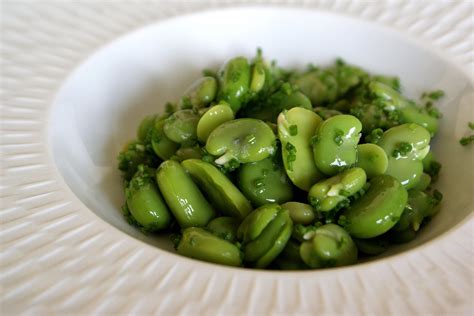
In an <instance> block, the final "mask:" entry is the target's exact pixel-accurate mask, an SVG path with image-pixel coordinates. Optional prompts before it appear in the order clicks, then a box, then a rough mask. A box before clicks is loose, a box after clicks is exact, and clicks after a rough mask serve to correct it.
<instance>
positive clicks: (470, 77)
mask: <svg viewBox="0 0 474 316" xmlns="http://www.w3.org/2000/svg"><path fill="white" fill-rule="evenodd" d="M269 8H270V9H271V10H273V11H275V12H278V13H282V12H283V13H291V14H307V15H314V14H323V15H330V16H335V17H337V18H342V19H347V20H349V21H353V22H357V23H362V24H365V25H368V26H372V27H374V26H377V28H381V29H383V30H384V31H385V32H390V33H391V34H392V35H394V36H397V37H400V38H402V40H406V41H408V42H409V43H410V44H412V45H414V46H415V47H417V48H418V49H420V50H423V51H427V52H428V53H430V54H432V55H434V56H436V57H437V58H439V59H440V60H442V61H443V62H444V63H446V64H447V65H449V66H450V67H453V68H455V69H456V71H458V72H459V73H461V74H463V76H464V78H465V79H466V81H467V82H468V83H469V84H470V85H471V87H474V73H473V74H469V73H467V72H466V71H465V69H463V68H461V67H460V65H459V64H458V63H456V62H454V61H453V60H452V59H449V57H448V55H447V54H446V53H445V52H443V51H441V50H439V49H438V48H436V47H434V46H433V45H432V44H431V43H429V42H426V43H425V42H423V43H420V41H419V40H418V39H417V38H416V37H415V36H413V35H411V34H409V33H406V34H404V33H403V32H402V31H400V30H397V29H396V28H394V27H391V26H387V25H380V24H378V23H376V22H373V21H367V20H365V19H363V18H361V17H357V16H351V15H347V14H343V13H340V12H327V11H322V10H317V9H316V10H315V9H313V10H308V9H301V8H288V7H279V6H275V5H270V6H237V7H226V8H220V9H209V10H204V11H198V12H192V13H186V14H182V15H179V16H176V17H172V18H169V19H164V20H162V21H158V22H154V23H150V24H148V25H146V26H143V27H140V28H138V29H135V30H132V31H129V32H126V33H124V34H122V35H120V36H119V37H117V38H116V39H114V40H113V41H111V42H109V43H107V44H105V45H103V46H100V47H98V48H97V49H96V50H95V51H94V52H93V53H91V54H90V55H89V56H88V57H87V58H86V59H85V60H83V61H82V62H81V63H80V64H78V65H76V67H75V68H74V69H73V70H72V71H71V72H70V73H69V75H68V77H66V79H65V80H63V82H62V85H61V86H60V87H59V89H58V90H57V91H56V93H55V95H54V98H53V102H52V104H51V106H50V107H49V114H48V117H49V119H48V121H51V116H52V112H53V110H54V108H55V107H56V106H58V105H57V98H58V96H59V93H60V92H61V91H62V89H63V88H64V86H65V85H66V84H67V83H68V82H69V79H71V78H72V76H74V74H75V73H76V71H77V70H79V69H80V68H81V67H82V66H83V65H84V64H85V63H86V62H87V61H89V60H91V59H93V58H94V57H95V56H97V55H98V54H100V53H102V52H103V51H105V50H107V49H109V48H111V47H113V46H115V45H117V44H118V43H120V42H123V41H126V40H127V39H128V38H130V37H133V36H137V35H138V34H141V33H147V32H149V31H150V30H151V29H153V28H158V27H163V25H165V26H166V25H167V24H174V23H180V21H181V20H187V19H189V18H202V17H203V16H206V15H210V16H213V15H216V14H217V15H218V14H222V13H233V12H235V11H241V12H244V13H245V12H246V11H256V12H267V11H268V9H269ZM51 129H52V128H51V126H49V127H48V131H47V135H48V137H47V149H48V150H49V155H50V157H51V159H52V160H53V162H54V158H53V153H52V145H51V142H52V141H51V139H52V136H51V134H52V133H51ZM54 169H55V171H56V174H57V176H58V177H59V178H60V179H61V180H62V183H61V185H62V186H65V187H66V188H67V190H69V191H70V193H71V194H73V195H75V194H74V193H73V192H72V190H71V189H70V187H69V185H68V184H67V183H66V181H65V180H64V178H63V176H62V174H61V172H60V171H59V168H58V167H57V165H56V164H54ZM79 201H80V200H79ZM80 203H81V204H82V207H83V211H85V210H87V211H89V212H90V213H92V214H93V215H94V216H96V217H97V218H99V219H100V220H101V222H103V224H105V225H106V226H109V227H112V228H113V229H114V230H116V231H118V232H119V233H121V234H123V235H125V236H126V238H129V239H131V240H134V241H138V242H140V243H142V244H145V245H147V246H149V247H151V249H154V250H155V251H156V250H158V252H159V253H160V254H162V255H166V256H169V255H171V256H176V258H177V259H184V260H186V261H189V262H190V263H192V264H196V262H199V263H202V264H204V265H206V266H208V265H210V266H212V267H214V268H219V269H222V268H223V269H224V270H226V271H227V270H228V269H230V270H232V271H245V272H246V273H247V272H250V273H259V274H261V273H262V272H264V273H272V274H274V273H276V274H278V275H280V274H291V275H293V274H308V273H315V272H319V273H321V272H328V271H330V272H333V271H334V272H335V271H336V270H347V269H354V268H356V269H364V268H365V267H367V266H371V265H377V264H385V263H386V262H387V261H388V260H391V261H393V259H394V258H397V259H402V258H401V257H403V256H409V255H411V254H412V253H414V252H416V251H420V250H421V249H422V248H427V247H431V245H432V244H433V243H437V242H439V241H441V240H445V239H446V238H448V237H449V236H450V235H451V234H452V233H453V232H456V231H457V230H458V229H459V228H461V227H463V226H464V225H466V224H469V222H470V221H471V220H472V219H473V214H474V208H473V209H472V210H471V213H470V214H468V215H467V216H466V217H464V218H463V219H462V220H461V221H460V222H458V223H456V224H455V225H454V226H452V227H450V228H449V229H447V230H446V231H445V232H443V233H442V234H440V235H438V236H436V237H433V238H431V239H429V240H427V241H425V242H423V243H422V244H420V245H417V246H415V247H414V248H410V249H407V250H403V251H402V252H399V253H395V254H391V255H388V256H384V257H382V258H373V259H371V260H369V261H364V262H358V263H356V264H354V265H350V266H343V267H334V268H330V269H309V270H268V269H250V268H243V267H228V266H225V265H219V264H214V263H209V262H205V261H201V260H197V259H192V258H187V257H184V256H181V255H179V254H177V253H173V252H170V251H166V250H163V249H161V248H159V247H156V246H153V245H151V244H149V243H147V242H145V241H143V240H141V239H138V238H136V237H133V236H130V235H129V234H127V233H125V232H123V231H121V230H120V229H119V228H117V227H115V226H114V225H112V224H110V223H109V222H107V221H106V220H104V219H103V218H102V217H100V216H98V215H96V214H95V212H94V211H93V210H91V209H90V208H89V207H87V206H86V205H85V204H84V203H83V202H82V201H80Z"/></svg>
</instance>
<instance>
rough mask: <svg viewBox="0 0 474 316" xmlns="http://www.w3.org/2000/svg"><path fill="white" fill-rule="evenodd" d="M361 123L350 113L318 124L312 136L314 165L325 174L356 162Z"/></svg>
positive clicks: (338, 170)
mask: <svg viewBox="0 0 474 316" xmlns="http://www.w3.org/2000/svg"><path fill="white" fill-rule="evenodd" d="M361 129H362V124H361V123H360V121H359V120H358V119H357V118H356V117H355V116H352V115H336V116H333V117H330V118H328V119H327V120H325V121H324V122H322V123H321V124H319V125H318V128H317V129H316V133H315V136H314V137H313V154H314V162H315V163H316V167H317V168H318V169H319V170H321V171H322V172H323V173H325V174H327V175H335V174H337V173H338V172H341V171H342V170H344V169H346V168H347V167H350V166H352V165H354V164H355V163H356V162H357V143H358V142H359V139H360V136H361V135H360V131H361Z"/></svg>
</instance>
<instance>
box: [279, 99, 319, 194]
mask: <svg viewBox="0 0 474 316" xmlns="http://www.w3.org/2000/svg"><path fill="white" fill-rule="evenodd" d="M321 122H322V120H321V118H320V117H319V116H318V115H317V114H316V113H314V112H312V111H310V110H307V109H303V108H298V107H295V108H292V109H291V110H289V111H286V112H285V111H284V112H282V113H281V114H280V115H279V116H278V136H279V138H280V141H281V145H282V156H283V164H284V166H285V170H286V173H287V175H288V177H289V178H290V180H291V181H292V182H293V184H294V185H296V186H297V187H298V188H300V189H302V190H305V191H307V190H309V188H310V187H311V185H312V184H314V183H315V182H316V181H318V180H319V179H321V178H322V177H323V175H322V173H321V172H320V171H319V170H318V168H317V167H316V164H315V163H314V159H313V153H312V148H311V137H313V135H314V133H315V130H316V128H317V127H318V125H319V124H320V123H321Z"/></svg>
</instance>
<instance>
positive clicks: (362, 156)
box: [356, 143, 388, 178]
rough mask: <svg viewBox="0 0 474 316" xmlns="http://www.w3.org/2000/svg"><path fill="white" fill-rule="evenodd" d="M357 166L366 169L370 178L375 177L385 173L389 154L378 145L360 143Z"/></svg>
mask: <svg viewBox="0 0 474 316" xmlns="http://www.w3.org/2000/svg"><path fill="white" fill-rule="evenodd" d="M357 153H358V157H357V163H356V166H357V167H360V168H362V169H364V171H365V173H366V174H367V177H368V178H373V177H375V176H379V175H381V174H384V173H385V171H387V167H388V158H387V154H386V153H385V151H384V150H383V148H381V147H380V146H378V145H375V144H370V143H369V144H360V145H357Z"/></svg>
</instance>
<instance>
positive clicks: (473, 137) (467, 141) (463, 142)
mask: <svg viewBox="0 0 474 316" xmlns="http://www.w3.org/2000/svg"><path fill="white" fill-rule="evenodd" d="M473 141H474V135H469V136H466V137H463V138H461V139H460V140H459V143H460V144H461V145H463V146H467V145H469V144H470V143H472V142H473Z"/></svg>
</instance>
